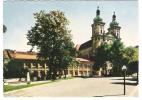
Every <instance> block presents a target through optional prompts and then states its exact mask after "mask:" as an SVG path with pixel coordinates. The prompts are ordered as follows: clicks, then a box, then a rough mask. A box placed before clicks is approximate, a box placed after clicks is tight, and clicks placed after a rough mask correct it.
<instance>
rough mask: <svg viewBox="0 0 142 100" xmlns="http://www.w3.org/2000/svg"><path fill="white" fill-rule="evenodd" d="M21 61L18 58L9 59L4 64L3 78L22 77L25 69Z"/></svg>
mask: <svg viewBox="0 0 142 100" xmlns="http://www.w3.org/2000/svg"><path fill="white" fill-rule="evenodd" d="M22 64H23V62H22V61H20V60H12V59H11V60H10V61H9V62H8V64H7V66H6V68H7V71H6V72H5V78H22V77H26V69H24V68H23V67H22V66H23V65H22Z"/></svg>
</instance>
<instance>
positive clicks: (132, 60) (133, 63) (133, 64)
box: [124, 47, 138, 74]
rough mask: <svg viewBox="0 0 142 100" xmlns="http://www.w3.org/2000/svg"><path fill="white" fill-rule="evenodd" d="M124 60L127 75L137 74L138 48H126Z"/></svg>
mask: <svg viewBox="0 0 142 100" xmlns="http://www.w3.org/2000/svg"><path fill="white" fill-rule="evenodd" d="M124 58H125V59H126V60H127V66H128V71H129V74H133V73H137V72H138V48H135V47H127V48H126V49H125V53H124Z"/></svg>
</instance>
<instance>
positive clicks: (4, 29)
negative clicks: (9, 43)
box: [3, 25, 7, 33]
mask: <svg viewBox="0 0 142 100" xmlns="http://www.w3.org/2000/svg"><path fill="white" fill-rule="evenodd" d="M6 31H7V27H6V26H5V25H3V33H5V32H6Z"/></svg>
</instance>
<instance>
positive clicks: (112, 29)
mask: <svg viewBox="0 0 142 100" xmlns="http://www.w3.org/2000/svg"><path fill="white" fill-rule="evenodd" d="M104 25H105V23H104V22H103V20H102V18H101V17H100V10H99V7H98V8H97V11H96V17H95V18H94V20H93V24H92V42H93V43H92V44H93V49H95V48H97V47H98V46H100V45H101V44H102V43H112V42H113V41H114V40H116V39H120V29H121V27H120V26H119V23H118V22H117V21H116V15H115V12H114V14H113V16H112V22H111V23H110V24H109V28H108V32H105V30H104Z"/></svg>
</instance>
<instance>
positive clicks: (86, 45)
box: [79, 40, 92, 50]
mask: <svg viewBox="0 0 142 100" xmlns="http://www.w3.org/2000/svg"><path fill="white" fill-rule="evenodd" d="M89 47H92V40H89V41H87V42H85V43H83V44H81V45H80V47H79V50H82V49H86V48H89Z"/></svg>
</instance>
